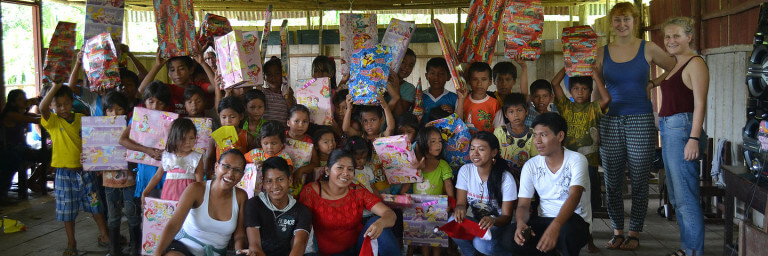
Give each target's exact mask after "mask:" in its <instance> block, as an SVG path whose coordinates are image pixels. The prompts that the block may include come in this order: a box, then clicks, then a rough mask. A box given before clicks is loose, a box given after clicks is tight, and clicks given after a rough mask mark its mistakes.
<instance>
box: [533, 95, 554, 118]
mask: <svg viewBox="0 0 768 256" xmlns="http://www.w3.org/2000/svg"><path fill="white" fill-rule="evenodd" d="M531 96H533V97H532V99H531V101H533V107H534V108H536V112H539V113H546V112H548V111H549V110H548V109H547V107H549V102H551V101H552V93H550V92H549V91H548V90H536V91H534V92H533V94H532V95H531Z"/></svg>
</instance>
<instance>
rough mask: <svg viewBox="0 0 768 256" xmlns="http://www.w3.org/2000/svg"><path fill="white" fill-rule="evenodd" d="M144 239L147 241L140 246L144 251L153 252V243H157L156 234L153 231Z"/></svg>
mask: <svg viewBox="0 0 768 256" xmlns="http://www.w3.org/2000/svg"><path fill="white" fill-rule="evenodd" d="M146 240H147V241H146V242H144V244H142V245H141V248H142V249H144V252H146V253H154V252H155V250H154V249H155V246H156V244H155V243H157V240H158V239H157V235H156V234H154V233H149V234H147V237H146Z"/></svg>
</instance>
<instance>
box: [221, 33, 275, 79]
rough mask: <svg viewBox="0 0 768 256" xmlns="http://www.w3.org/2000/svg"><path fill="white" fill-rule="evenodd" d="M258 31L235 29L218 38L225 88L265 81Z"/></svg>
mask: <svg viewBox="0 0 768 256" xmlns="http://www.w3.org/2000/svg"><path fill="white" fill-rule="evenodd" d="M257 33H258V32H255V31H251V32H242V31H240V30H235V31H232V32H229V33H228V34H226V35H224V36H221V37H218V38H216V58H217V60H218V67H219V72H220V73H221V80H222V82H223V83H224V88H231V87H234V86H238V85H241V84H244V83H249V84H254V85H258V84H263V83H264V75H263V74H262V60H261V57H260V56H261V54H260V53H259V37H258V36H257Z"/></svg>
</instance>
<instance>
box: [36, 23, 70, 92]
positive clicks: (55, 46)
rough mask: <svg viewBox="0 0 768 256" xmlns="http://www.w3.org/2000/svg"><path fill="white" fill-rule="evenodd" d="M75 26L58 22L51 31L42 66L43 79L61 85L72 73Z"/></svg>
mask: <svg viewBox="0 0 768 256" xmlns="http://www.w3.org/2000/svg"><path fill="white" fill-rule="evenodd" d="M76 27H77V24H75V23H69V22H59V23H58V24H56V30H54V31H53V36H51V42H50V44H49V45H48V52H47V53H46V55H45V64H44V65H43V79H44V80H46V81H48V82H51V83H61V82H64V80H66V79H69V73H70V72H72V58H73V57H74V56H75V52H74V49H75V36H76V34H75V28H76Z"/></svg>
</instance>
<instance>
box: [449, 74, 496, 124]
mask: <svg viewBox="0 0 768 256" xmlns="http://www.w3.org/2000/svg"><path fill="white" fill-rule="evenodd" d="M491 73H493V72H492V71H491V66H489V65H488V63H485V62H474V63H472V64H471V65H469V70H468V71H467V81H468V82H469V86H470V87H471V88H472V92H471V93H470V94H469V97H467V96H468V95H467V92H461V91H460V92H458V93H459V100H458V101H457V102H456V113H457V115H456V116H458V117H464V121H465V122H466V123H467V127H470V128H472V127H474V128H475V129H477V130H478V131H487V132H490V131H493V124H494V118H495V117H496V112H497V111H499V109H500V108H499V103H498V101H496V99H494V98H493V97H490V96H488V94H487V93H486V91H487V90H488V87H489V86H491V77H492V74H491Z"/></svg>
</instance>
